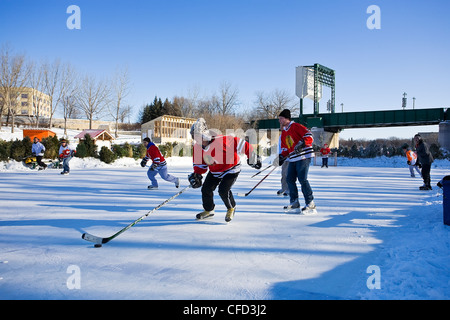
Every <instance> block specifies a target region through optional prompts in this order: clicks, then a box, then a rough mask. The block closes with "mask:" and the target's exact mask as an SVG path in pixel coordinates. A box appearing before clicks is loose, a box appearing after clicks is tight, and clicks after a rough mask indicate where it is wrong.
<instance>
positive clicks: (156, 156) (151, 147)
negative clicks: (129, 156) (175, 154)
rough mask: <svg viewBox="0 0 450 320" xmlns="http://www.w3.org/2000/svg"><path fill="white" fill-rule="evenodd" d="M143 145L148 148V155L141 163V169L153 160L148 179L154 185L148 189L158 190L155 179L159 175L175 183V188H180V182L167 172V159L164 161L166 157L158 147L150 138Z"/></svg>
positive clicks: (145, 139)
mask: <svg viewBox="0 0 450 320" xmlns="http://www.w3.org/2000/svg"><path fill="white" fill-rule="evenodd" d="M142 143H143V144H144V146H145V147H146V148H147V153H146V154H145V157H144V158H143V159H142V161H141V167H145V166H146V165H147V162H148V161H149V160H152V165H151V166H150V168H149V169H148V171H147V177H148V178H149V179H150V181H151V183H152V184H151V185H149V186H148V189H149V190H155V189H158V181H157V180H156V179H155V176H156V175H157V174H159V175H160V176H161V178H163V179H164V180H166V181H168V182H172V183H175V187H177V188H178V187H179V186H180V180H179V179H178V178H176V177H174V176H172V175H170V174H169V173H168V172H167V162H166V159H164V156H163V155H162V154H161V152H160V151H159V149H158V147H157V146H156V145H155V144H154V143H153V142H152V141H151V140H150V138H144V140H143V142H142Z"/></svg>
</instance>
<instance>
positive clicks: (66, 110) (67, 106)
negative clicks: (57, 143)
mask: <svg viewBox="0 0 450 320" xmlns="http://www.w3.org/2000/svg"><path fill="white" fill-rule="evenodd" d="M62 78H63V79H64V82H65V84H64V86H63V90H62V91H61V100H60V103H61V105H62V107H63V118H64V135H65V136H66V137H67V120H68V119H74V118H76V117H77V116H78V112H79V110H78V108H77V94H78V92H79V81H78V77H77V76H76V74H75V73H74V72H73V71H72V70H71V68H70V67H67V68H65V70H64V72H63V75H62Z"/></svg>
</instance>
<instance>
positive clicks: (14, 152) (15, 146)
mask: <svg viewBox="0 0 450 320" xmlns="http://www.w3.org/2000/svg"><path fill="white" fill-rule="evenodd" d="M26 140H28V141H26ZM28 145H29V148H27V146H28ZM28 155H31V140H30V138H29V137H25V138H24V139H23V140H22V141H20V140H15V141H13V142H12V144H11V148H10V155H9V156H10V158H11V159H14V160H16V161H22V160H23V158H25V157H26V156H28Z"/></svg>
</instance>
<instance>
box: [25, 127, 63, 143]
mask: <svg viewBox="0 0 450 320" xmlns="http://www.w3.org/2000/svg"><path fill="white" fill-rule="evenodd" d="M54 136H56V133H54V132H53V131H51V130H48V129H39V128H38V129H34V128H26V129H23V137H24V138H25V137H30V140H31V141H33V139H34V138H38V139H39V140H40V141H42V139H44V138H49V137H54Z"/></svg>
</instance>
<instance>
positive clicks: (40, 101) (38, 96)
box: [28, 63, 45, 128]
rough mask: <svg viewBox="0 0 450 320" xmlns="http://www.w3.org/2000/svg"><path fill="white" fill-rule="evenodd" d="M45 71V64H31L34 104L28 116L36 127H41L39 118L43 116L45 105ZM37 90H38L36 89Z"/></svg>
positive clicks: (32, 100)
mask: <svg viewBox="0 0 450 320" xmlns="http://www.w3.org/2000/svg"><path fill="white" fill-rule="evenodd" d="M44 73H45V65H44V64H36V63H33V64H31V72H30V78H29V84H30V86H31V88H32V89H33V91H32V95H33V96H32V97H31V99H28V101H30V100H31V103H32V104H33V105H32V110H33V113H32V114H28V117H29V118H30V119H31V123H34V124H35V126H36V128H38V127H39V120H40V118H41V113H42V107H43V106H44V100H45V97H44V95H43V94H42V93H43V92H44V91H45V90H44V85H45V83H44ZM34 90H36V91H34Z"/></svg>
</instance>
